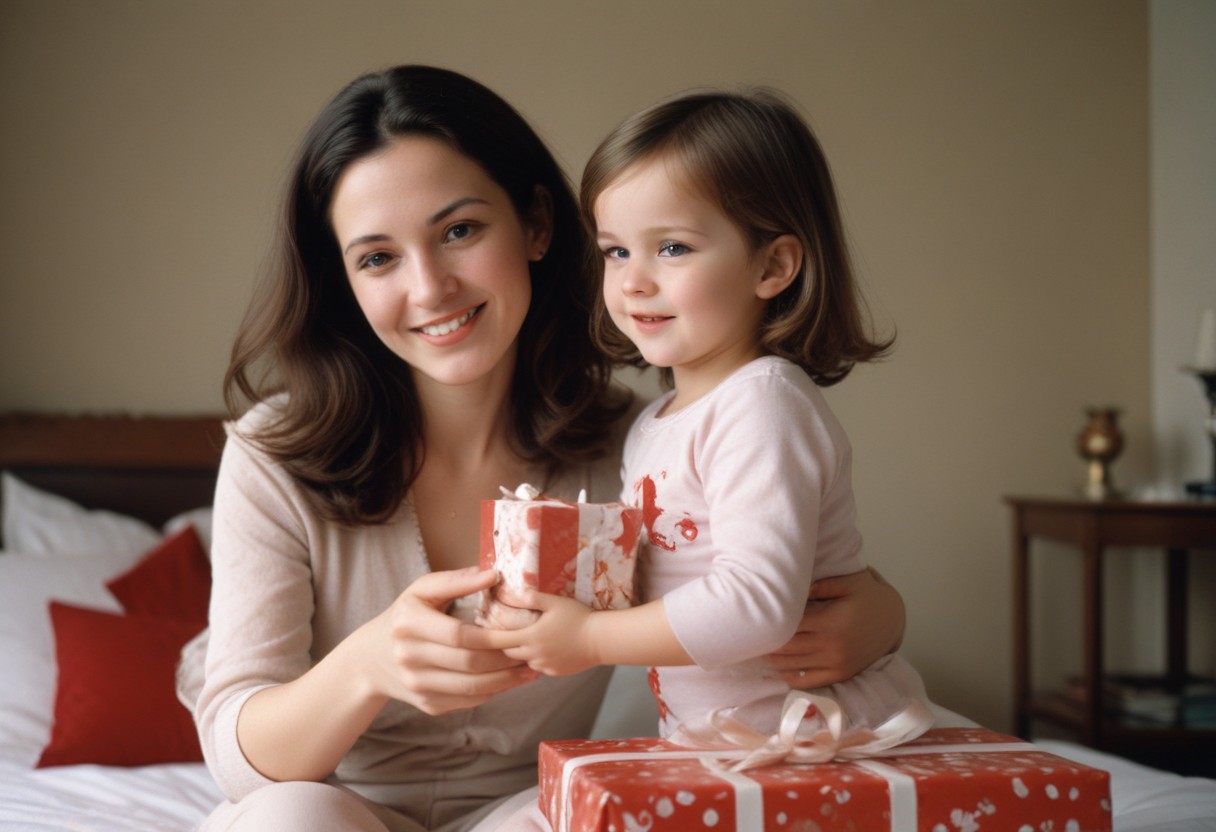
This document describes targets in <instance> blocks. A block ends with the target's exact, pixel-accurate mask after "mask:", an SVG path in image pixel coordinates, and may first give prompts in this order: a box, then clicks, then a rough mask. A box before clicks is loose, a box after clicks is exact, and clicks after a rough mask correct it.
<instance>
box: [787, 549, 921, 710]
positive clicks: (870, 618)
mask: <svg viewBox="0 0 1216 832" xmlns="http://www.w3.org/2000/svg"><path fill="white" fill-rule="evenodd" d="M904 626H905V610H904V600H903V598H902V597H901V596H900V594H899V590H897V589H896V588H895V587H893V586H892V585H891V584H889V583H887V581H886V580H885V579H884V578H883V577H882V575H880V574H879V573H878V570H876V569H874V568H873V567H870V568H869V569H864V570H862V571H861V572H855V573H854V574H852V575H843V576H841V577H838V578H824V579H823V580H820V581H816V582H815V583H814V584H813V585H812V586H811V593H810V600H809V601H808V602H807V605H806V613H805V614H804V615H803V617H802V623H801V624H799V626H798V632H797V633H796V634H795V635H794V637H793V638H792V639H790V641H789V642H788V643H787V644H786V645H785V646H784V647H782V648H781V649H780V650H777V651H776V652H774V653H772V654H770V656H769V661H770V662H772V664H773V665H774V666H775V667H776V668H777V669H778V670H780V671H781V675H782V676H783V677H784V678H785V681H786V682H787V683H788V684H789V685H790V686H791V687H794V688H798V689H800V690H809V689H811V688H817V687H824V686H826V685H831V684H834V683H836V682H841V681H844V680H845V679H848V678H850V677H852V676H855V675H856V674H857V673H859V672H860V671H861V670H863V669H864V668H866V667H868V666H869V665H871V664H873V663H874V662H876V661H878V660H879V659H880V658H882V657H883V656H886V655H888V654H890V653H894V652H895V651H896V650H898V649H899V645H900V643H901V642H902V641H903V637H904Z"/></svg>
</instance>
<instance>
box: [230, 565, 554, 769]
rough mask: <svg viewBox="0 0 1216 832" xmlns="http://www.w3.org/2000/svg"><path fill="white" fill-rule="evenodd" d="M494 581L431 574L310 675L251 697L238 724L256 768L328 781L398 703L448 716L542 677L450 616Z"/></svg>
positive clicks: (470, 573)
mask: <svg viewBox="0 0 1216 832" xmlns="http://www.w3.org/2000/svg"><path fill="white" fill-rule="evenodd" d="M492 576H493V573H490V572H481V571H479V570H478V569H477V567H471V568H469V569H462V570H457V571H453V572H434V573H430V574H427V575H424V576H423V577H421V578H419V579H418V580H417V581H415V582H414V583H413V584H412V585H411V586H410V587H409V588H408V589H406V590H405V591H404V592H403V593H401V595H400V596H399V597H398V599H397V600H396V601H395V602H394V603H393V605H392V606H391V607H390V608H389V609H387V610H385V611H384V612H383V613H381V614H380V615H378V616H376V617H375V618H373V619H372V620H371V621H369V622H368V623H367V624H365V625H363V626H362V627H360V628H359V629H358V630H356V631H355V632H353V633H352V634H351V635H350V636H348V637H347V638H346V640H344V641H343V642H341V643H340V644H339V645H338V646H337V647H335V648H334V649H333V650H332V651H330V653H329V654H328V655H327V656H326V657H325V658H324V659H322V660H321V661H320V662H318V663H317V664H316V665H315V666H314V667H313V668H312V669H311V670H309V671H308V672H307V673H305V674H304V675H302V676H300V677H299V678H297V679H295V680H294V681H291V682H288V683H286V684H282V685H276V686H274V687H268V688H264V689H262V690H260V691H258V692H257V693H255V694H254V695H253V696H251V697H250V698H249V699H248V700H247V701H246V702H245V705H244V707H243V708H242V709H241V712H240V716H239V717H238V720H237V739H238V741H239V743H240V747H241V751H242V752H243V753H244V755H245V757H246V759H247V760H248V761H249V763H250V764H251V765H253V766H254V768H256V769H257V770H258V771H259V772H261V773H262V774H263V775H264V776H266V777H268V778H270V779H272V780H279V781H282V780H314V781H315V780H321V779H324V778H325V777H327V776H329V775H330V774H331V773H332V772H333V771H334V769H335V768H336V767H337V765H338V763H339V762H340V761H341V759H342V757H343V756H345V755H346V753H347V752H348V751H349V750H350V748H351V746H352V745H354V743H355V741H356V740H357V739H358V738H359V736H360V735H361V734H362V733H363V732H364V731H365V730H367V727H368V725H370V724H371V721H372V720H373V719H374V718H375V717H376V714H378V713H379V712H380V709H381V708H383V707H384V705H385V703H386V702H388V701H389V700H390V699H399V700H401V701H403V702H408V703H410V704H412V705H414V706H415V707H417V708H419V709H420V710H422V711H425V712H426V713H430V714H441V713H447V712H449V711H455V710H462V709H465V708H472V707H475V706H477V705H480V704H481V703H483V702H485V701H486V700H487V699H489V698H490V697H491V696H493V695H494V694H496V693H499V692H501V691H503V690H507V689H509V688H512V687H515V686H517V685H519V684H522V683H523V682H526V681H530V680H531V679H534V678H535V677H536V673H535V672H533V671H531V670H529V669H528V668H526V667H524V666H522V665H520V663H519V661H518V660H513V659H509V658H507V657H506V656H504V655H503V654H502V653H501V652H499V651H497V650H492V649H486V648H487V646H488V645H487V644H486V642H487V640H488V639H487V638H486V635H485V633H486V632H487V631H484V630H481V629H480V628H478V627H476V626H474V625H472V624H467V623H464V622H461V621H458V620H457V619H455V618H452V617H450V616H448V615H445V614H444V612H443V611H444V610H445V609H446V608H447V607H448V606H449V605H450V604H451V602H452V601H453V600H454V599H455V598H458V597H460V596H463V595H468V594H470V593H473V592H477V591H479V590H482V589H485V588H486V587H488V586H489V585H490V584H491V583H492V582H493V577H492Z"/></svg>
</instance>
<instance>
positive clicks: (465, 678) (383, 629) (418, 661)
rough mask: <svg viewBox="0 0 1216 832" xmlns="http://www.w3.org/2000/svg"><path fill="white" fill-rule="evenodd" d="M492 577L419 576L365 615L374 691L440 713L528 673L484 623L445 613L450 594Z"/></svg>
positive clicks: (481, 585) (469, 572) (525, 678)
mask: <svg viewBox="0 0 1216 832" xmlns="http://www.w3.org/2000/svg"><path fill="white" fill-rule="evenodd" d="M496 577H497V576H496V574H495V573H494V572H493V571H488V570H487V571H482V570H479V569H478V568H477V567H470V568H468V569H459V570H454V571H450V572H432V573H430V574H427V575H423V576H422V577H421V578H419V579H418V580H416V581H415V582H414V583H413V584H411V585H410V586H409V587H408V588H407V589H406V590H405V591H404V592H402V593H401V595H400V596H398V597H397V600H396V601H395V602H394V603H393V605H392V606H391V607H389V608H388V609H387V610H385V611H384V613H382V614H381V615H380V616H378V617H377V618H375V619H373V620H372V621H371V622H369V623H368V625H366V626H367V627H368V628H369V629H370V631H371V632H370V633H369V634H368V635H369V636H370V637H371V638H370V643H371V650H372V651H373V653H374V654H375V655H374V658H373V661H372V663H371V666H372V667H373V668H374V684H375V686H376V687H377V688H378V690H379V691H380V692H381V693H383V694H384V695H385V696H388V697H391V698H393V699H400V700H401V701H403V702H408V703H409V704H411V705H413V706H414V707H416V708H418V709H419V710H421V711H424V712H425V713H428V714H443V713H449V712H451V711H458V710H464V709H467V708H472V707H476V706H477V705H480V704H482V703H483V702H485V701H486V700H487V699H489V698H490V697H491V696H493V695H494V694H497V693H501V692H502V691H505V690H510V689H511V688H514V687H517V686H519V685H521V684H524V683H526V682H530V681H532V680H533V679H535V678H536V677H537V675H538V674H537V673H536V672H535V671H532V670H529V669H528V668H527V666H526V664H525V663H524V662H523V661H521V660H520V659H517V658H516V659H512V658H508V657H507V656H506V655H505V654H504V653H503V652H502V651H501V650H498V649H495V648H494V647H492V646H491V644H490V640H489V639H488V638H487V636H486V631H485V630H483V629H482V628H480V627H478V626H476V625H474V624H470V623H467V622H464V621H460V620H458V619H456V618H453V617H451V616H449V615H447V614H446V610H447V609H448V607H449V606H451V604H452V602H453V601H454V600H455V599H457V598H460V597H462V596H465V595H471V594H473V593H475V592H480V591H481V590H483V589H487V588H489V587H490V586H493V584H494V582H495V580H496Z"/></svg>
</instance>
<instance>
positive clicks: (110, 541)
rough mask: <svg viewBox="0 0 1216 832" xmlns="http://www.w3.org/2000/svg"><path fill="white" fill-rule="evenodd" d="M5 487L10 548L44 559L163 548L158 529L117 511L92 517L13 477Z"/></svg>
mask: <svg viewBox="0 0 1216 832" xmlns="http://www.w3.org/2000/svg"><path fill="white" fill-rule="evenodd" d="M0 482H2V483H3V488H4V491H3V499H4V511H3V514H4V517H3V524H4V525H3V535H4V548H5V549H6V550H7V551H9V552H21V553H22V554H26V555H40V556H43V557H47V556H52V557H62V556H65V555H66V556H72V557H92V556H94V555H105V554H114V553H122V552H129V553H133V554H135V555H138V554H140V553H142V552H146V551H147V550H149V549H151V548H152V547H153V546H155V545H156V544H157V543H159V542H160V539H161V534H160V532H158V531H157V530H156V529H154V528H153V527H152V526H150V525H148V524H147V523H144V522H143V521H141V520H137V519H135V518H134V517H127V516H124V515H122V514H116V513H115V512H112V511H89V510H88V509H85V508H83V507H81V506H79V505H77V504H76V503H74V502H72V501H71V500H68V499H66V498H64V497H60V496H58V495H56V494H51V493H49V492H46V491H42V490H41V489H38V488H35V487H33V486H32V485H29V484H28V483H26V482H23V481H22V480H20V479H18V478H17V477H15V476H13V475H12V474H10V473H9V472H7V471H5V472H3V473H2V474H0Z"/></svg>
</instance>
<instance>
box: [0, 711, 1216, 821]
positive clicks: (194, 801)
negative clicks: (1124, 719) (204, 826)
mask: <svg viewBox="0 0 1216 832" xmlns="http://www.w3.org/2000/svg"><path fill="white" fill-rule="evenodd" d="M938 717H939V724H944V725H967V724H974V723H971V722H970V720H967V719H965V718H963V717H958V716H957V715H956V714H952V713H951V712H948V711H939V712H938ZM1037 745H1039V746H1040V747H1042V748H1043V749H1044V750H1045V751H1049V752H1051V753H1053V754H1058V755H1059V756H1061V757H1067V758H1069V759H1072V760H1076V761H1077V762H1080V763H1083V764H1085V765H1089V766H1093V767H1095V768H1102V769H1106V770H1107V771H1109V772H1110V773H1111V792H1112V798H1113V801H1112V802H1113V807H1112V808H1113V812H1114V832H1150V830H1151V831H1152V832H1216V780H1209V779H1205V778H1199V777H1180V776H1178V775H1176V774H1171V773H1169V772H1164V771H1159V770H1157V769H1151V768H1146V767H1145V766H1141V765H1137V764H1135V763H1132V762H1129V761H1127V760H1124V759H1122V758H1120V757H1115V756H1112V755H1110V754H1104V753H1102V752H1099V751H1094V750H1093V749H1090V748H1085V747H1083V746H1080V745H1076V744H1074V743H1069V742H1061V741H1057V740H1040V741H1039V742H1038V743H1037ZM221 799H222V797H221V795H220V791H219V789H218V788H217V787H216V785H215V783H214V782H213V781H212V779H211V776H210V775H209V774H208V773H207V770H206V768H205V767H204V766H203V764H202V763H190V764H178V765H162V766H147V767H144V768H109V767H104V766H91V765H86V766H61V767H56V768H47V769H36V770H31V769H30V768H29V766H28V765H26V764H22V763H18V762H15V761H13V760H7V759H3V757H0V830H3V832H68V830H71V832H191V830H193V829H194V828H195V827H196V826H197V825H198V824H199V823H201V822H202V820H203V818H205V817H206V816H207V814H208V813H209V812H210V811H211V809H212V808H214V807H215V806H216V805H217V804H218V803H219V802H220V800H221Z"/></svg>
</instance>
